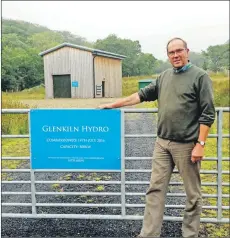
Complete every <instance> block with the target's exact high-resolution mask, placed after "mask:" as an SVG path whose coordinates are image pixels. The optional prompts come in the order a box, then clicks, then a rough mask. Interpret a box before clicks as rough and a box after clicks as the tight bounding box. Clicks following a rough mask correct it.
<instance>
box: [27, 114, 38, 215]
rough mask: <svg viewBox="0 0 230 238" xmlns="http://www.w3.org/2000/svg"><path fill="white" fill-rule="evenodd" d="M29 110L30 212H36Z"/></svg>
mask: <svg viewBox="0 0 230 238" xmlns="http://www.w3.org/2000/svg"><path fill="white" fill-rule="evenodd" d="M30 126H31V125H30V110H29V112H28V131H29V138H30V180H31V203H32V214H37V209H36V195H35V192H36V188H35V174H34V170H33V169H32V168H31V166H32V154H31V146H32V145H31V128H30Z"/></svg>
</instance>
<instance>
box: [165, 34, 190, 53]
mask: <svg viewBox="0 0 230 238" xmlns="http://www.w3.org/2000/svg"><path fill="white" fill-rule="evenodd" d="M174 40H181V41H182V42H183V44H184V48H185V49H187V47H188V45H187V42H186V41H185V40H183V39H182V38H180V37H174V38H172V39H171V40H169V41H168V43H167V46H166V50H167V51H168V46H169V43H171V42H172V41H174Z"/></svg>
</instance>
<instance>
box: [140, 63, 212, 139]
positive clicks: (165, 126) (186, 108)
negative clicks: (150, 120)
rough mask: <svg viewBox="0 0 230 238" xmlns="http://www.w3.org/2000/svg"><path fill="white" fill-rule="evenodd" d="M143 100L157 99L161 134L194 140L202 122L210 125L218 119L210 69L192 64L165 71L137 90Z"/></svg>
mask: <svg viewBox="0 0 230 238" xmlns="http://www.w3.org/2000/svg"><path fill="white" fill-rule="evenodd" d="M138 94H139V97H140V100H141V102H143V101H155V100H158V128H157V135H158V136H159V137H160V138H163V139H168V140H173V141H178V142H192V141H196V140H197V139H198V137H199V125H200V124H204V125H207V126H209V127H211V125H212V124H213V122H214V120H215V107H214V104H213V90H212V81H211V79H210V78H209V76H208V75H207V73H206V72H205V71H204V70H202V69H200V68H198V67H196V66H195V65H192V67H191V68H189V69H188V70H187V71H185V72H180V73H175V72H174V71H173V69H168V70H166V71H164V72H163V73H162V74H161V75H160V76H159V77H158V78H157V79H156V80H154V81H153V82H152V83H151V84H149V85H148V86H146V87H145V88H142V89H140V90H139V92H138Z"/></svg>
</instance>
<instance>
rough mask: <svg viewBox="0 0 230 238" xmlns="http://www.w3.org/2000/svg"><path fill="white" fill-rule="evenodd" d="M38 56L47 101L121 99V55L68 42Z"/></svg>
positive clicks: (122, 57) (122, 56)
mask: <svg viewBox="0 0 230 238" xmlns="http://www.w3.org/2000/svg"><path fill="white" fill-rule="evenodd" d="M39 55H40V56H42V57H43V61H44V77H45V92H46V98H102V97H121V96H122V59H124V58H125V56H124V55H118V54H114V53H111V52H106V51H102V50H97V49H91V48H87V47H83V46H79V45H73V44H69V43H63V44H61V45H58V46H56V47H53V48H51V49H48V50H46V51H44V52H41V53H40V54H39Z"/></svg>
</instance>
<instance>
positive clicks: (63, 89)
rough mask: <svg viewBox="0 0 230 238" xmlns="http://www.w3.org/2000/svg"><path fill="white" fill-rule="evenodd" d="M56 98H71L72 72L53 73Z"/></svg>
mask: <svg viewBox="0 0 230 238" xmlns="http://www.w3.org/2000/svg"><path fill="white" fill-rule="evenodd" d="M53 94H54V98H71V79H70V74H67V75H53Z"/></svg>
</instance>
